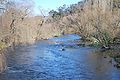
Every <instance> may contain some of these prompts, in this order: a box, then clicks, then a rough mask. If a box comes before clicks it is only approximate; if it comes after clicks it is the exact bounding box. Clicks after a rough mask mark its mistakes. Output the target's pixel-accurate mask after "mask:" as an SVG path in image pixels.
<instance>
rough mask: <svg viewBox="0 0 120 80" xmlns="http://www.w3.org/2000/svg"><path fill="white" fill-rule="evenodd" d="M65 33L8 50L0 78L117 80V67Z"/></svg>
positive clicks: (118, 78)
mask: <svg viewBox="0 0 120 80" xmlns="http://www.w3.org/2000/svg"><path fill="white" fill-rule="evenodd" d="M78 39H80V37H79V36H78V35H75V34H74V35H65V36H62V37H59V38H51V39H49V40H46V41H40V42H37V43H36V44H34V45H29V46H19V47H16V49H15V51H9V52H8V54H9V57H8V58H7V66H8V69H7V70H6V71H5V72H4V73H2V74H1V75H0V80H120V70H119V69H116V68H115V67H114V66H113V65H112V64H110V63H109V62H108V61H107V59H105V58H104V57H103V56H102V55H101V54H100V53H97V52H94V49H93V48H91V47H79V46H77V45H76V42H75V41H73V40H78Z"/></svg>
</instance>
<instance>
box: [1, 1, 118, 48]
mask: <svg viewBox="0 0 120 80" xmlns="http://www.w3.org/2000/svg"><path fill="white" fill-rule="evenodd" d="M21 4H22V5H21ZM33 4H34V3H33V1H32V0H25V1H24V0H21V2H19V3H18V2H16V1H15V0H0V47H1V48H2V47H4V46H11V45H12V46H15V45H17V44H26V43H33V42H34V41H36V40H40V39H47V38H50V37H54V36H60V35H62V34H71V33H76V34H79V35H80V36H82V38H83V39H84V40H87V39H88V40H89V41H91V42H93V43H95V44H100V45H102V46H104V47H108V46H109V44H113V43H119V38H120V35H119V34H120V0H83V1H80V2H78V3H77V4H72V5H70V6H67V5H63V6H61V7H59V8H58V10H51V11H50V12H49V15H47V16H46V15H44V12H43V11H42V10H40V12H41V14H42V15H41V16H33V15H32V10H33Z"/></svg>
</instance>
